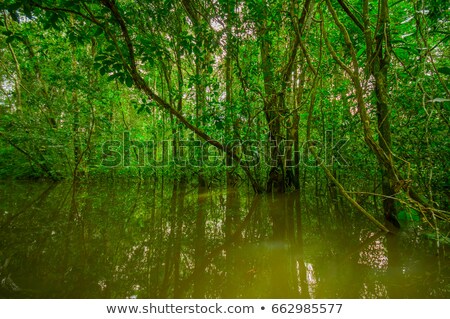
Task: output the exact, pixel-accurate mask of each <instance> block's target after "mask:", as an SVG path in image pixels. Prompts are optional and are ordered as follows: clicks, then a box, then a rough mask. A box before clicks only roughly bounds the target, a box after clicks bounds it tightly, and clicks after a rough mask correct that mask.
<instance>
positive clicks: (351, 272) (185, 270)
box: [0, 182, 450, 298]
mask: <svg viewBox="0 0 450 319" xmlns="http://www.w3.org/2000/svg"><path fill="white" fill-rule="evenodd" d="M0 195H1V201H0V232H1V233H0V297H2V298H448V297H450V281H449V278H450V267H449V264H450V263H449V257H448V253H447V255H446V254H445V252H446V251H445V250H446V249H447V248H448V247H443V248H441V250H442V253H440V254H439V255H436V249H435V247H434V246H433V243H432V242H430V241H428V240H426V239H424V238H423V237H421V236H419V235H417V234H416V231H415V230H414V229H406V230H405V231H402V232H401V233H399V234H396V235H386V234H383V233H379V232H377V231H376V230H374V229H373V227H372V226H371V225H370V224H367V222H366V221H365V220H364V219H361V218H360V217H359V216H358V215H354V213H352V211H351V210H348V211H343V210H345V208H342V207H340V208H338V205H335V204H333V203H329V202H327V199H326V198H317V197H316V196H312V197H309V196H308V195H307V194H304V193H302V194H300V193H289V194H283V195H257V196H255V195H254V194H252V193H251V192H248V191H247V190H245V189H233V188H228V189H227V188H225V189H215V190H210V189H204V188H198V187H195V188H191V187H190V186H186V185H184V184H181V183H178V182H175V183H172V184H169V185H160V184H155V183H148V184H147V183H144V182H143V183H140V184H133V183H131V182H120V183H118V182H116V183H113V184H110V185H107V186H106V185H103V184H76V183H75V184H64V183H60V184H44V183H19V182H3V183H2V184H0ZM340 206H342V205H340Z"/></svg>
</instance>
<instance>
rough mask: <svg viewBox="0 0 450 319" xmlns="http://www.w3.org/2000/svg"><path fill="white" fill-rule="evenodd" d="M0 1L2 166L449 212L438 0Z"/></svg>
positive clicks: (444, 21) (1, 171)
mask: <svg viewBox="0 0 450 319" xmlns="http://www.w3.org/2000/svg"><path fill="white" fill-rule="evenodd" d="M0 10H1V18H0V38H1V44H0V70H1V72H0V75H1V78H0V81H1V92H0V107H1V111H0V112H1V113H0V114H1V117H0V154H1V156H0V177H2V178H11V177H12V178H49V179H53V180H60V179H103V178H105V179H110V178H118V177H120V176H123V177H126V178H140V179H144V178H149V179H158V178H161V177H163V176H164V177H169V178H173V179H177V180H181V181H192V180H196V181H198V183H199V184H200V185H211V184H213V183H221V182H222V181H224V183H225V181H226V183H227V184H228V185H230V186H233V185H237V184H240V183H244V182H248V183H249V185H251V187H252V188H253V190H254V191H255V192H257V193H261V192H288V191H291V190H295V189H306V187H307V186H314V185H315V187H316V189H317V187H318V186H317V185H326V186H325V187H326V189H327V192H328V193H329V196H330V198H331V199H332V200H333V201H335V202H337V201H339V199H342V198H344V199H346V200H347V201H348V202H349V203H350V204H351V205H352V206H353V207H354V208H356V209H357V210H359V211H360V212H362V213H364V214H366V215H367V216H368V217H369V218H370V217H371V214H370V213H368V210H371V209H372V208H375V209H376V208H378V206H377V205H378V204H377V202H380V208H381V207H382V210H383V212H384V215H385V218H386V219H387V220H390V221H391V222H392V223H393V224H398V222H397V219H396V217H395V216H396V215H397V210H399V211H401V212H402V214H401V218H400V219H403V220H409V219H411V220H414V221H415V220H417V219H418V218H419V216H420V218H421V219H423V220H425V221H427V222H429V223H430V225H434V226H437V225H438V223H439V222H442V221H444V222H448V221H449V220H450V216H449V213H448V212H447V211H448V202H449V181H448V158H449V156H450V154H449V145H448V127H449V122H448V118H449V104H450V103H449V102H450V92H449V87H448V83H449V82H448V80H449V76H450V65H449V55H450V49H449V46H448V41H449V37H450V33H449V31H448V30H449V20H448V17H449V12H448V11H449V8H448V4H447V2H446V1H443V0H442V1H439V0H436V1H425V0H414V1H402V0H400V1H388V0H379V1H376V2H374V1H368V0H362V1H353V0H348V1H344V0H337V1H335V0H324V1H314V0H304V1H280V0H244V1H225V0H217V1H204V0H181V1H173V0H154V1H153V0H152V1H128V0H121V1H118V0H116V1H114V0H100V1H72V0H70V1H69V0H43V1H29V0H22V1H19V0H18V1H11V0H4V1H2V3H1V4H0ZM316 194H317V192H316ZM372 198H373V201H372V200H371V199H372ZM369 199H370V200H369ZM369 202H370V203H369ZM410 211H413V212H417V214H416V213H414V214H411V213H410ZM373 221H374V223H375V224H377V223H378V224H377V226H378V227H379V228H381V229H383V230H387V229H386V228H385V226H383V225H382V224H380V223H379V222H377V221H376V219H374V220H373Z"/></svg>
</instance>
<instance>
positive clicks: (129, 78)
mask: <svg viewBox="0 0 450 319" xmlns="http://www.w3.org/2000/svg"><path fill="white" fill-rule="evenodd" d="M125 83H126V85H127V86H128V87H129V88H130V87H132V86H133V79H132V78H131V77H130V76H127V77H126V79H125Z"/></svg>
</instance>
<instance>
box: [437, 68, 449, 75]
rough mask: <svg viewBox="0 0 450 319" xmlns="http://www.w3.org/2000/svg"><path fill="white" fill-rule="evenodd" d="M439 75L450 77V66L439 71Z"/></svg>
mask: <svg viewBox="0 0 450 319" xmlns="http://www.w3.org/2000/svg"><path fill="white" fill-rule="evenodd" d="M437 70H438V72H439V73H442V74H446V75H450V68H449V67H448V66H444V67H442V68H438V69H437Z"/></svg>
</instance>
